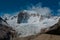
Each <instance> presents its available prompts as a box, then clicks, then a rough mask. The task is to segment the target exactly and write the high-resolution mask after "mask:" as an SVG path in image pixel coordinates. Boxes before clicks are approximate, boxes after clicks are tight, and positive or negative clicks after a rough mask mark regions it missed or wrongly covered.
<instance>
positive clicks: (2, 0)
mask: <svg viewBox="0 0 60 40" xmlns="http://www.w3.org/2000/svg"><path fill="white" fill-rule="evenodd" d="M39 2H41V3H42V7H49V8H50V9H52V10H53V11H54V13H53V14H54V15H55V14H56V13H57V10H58V9H60V5H59V2H60V0H0V15H3V14H4V13H10V14H12V13H14V12H17V11H20V10H22V9H26V8H27V6H31V4H32V5H36V4H37V3H39Z"/></svg>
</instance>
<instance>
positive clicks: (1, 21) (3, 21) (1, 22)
mask: <svg viewBox="0 0 60 40" xmlns="http://www.w3.org/2000/svg"><path fill="white" fill-rule="evenodd" d="M4 23H5V24H8V23H7V22H6V21H5V20H3V19H2V18H1V17H0V24H4Z"/></svg>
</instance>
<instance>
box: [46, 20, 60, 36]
mask: <svg viewBox="0 0 60 40" xmlns="http://www.w3.org/2000/svg"><path fill="white" fill-rule="evenodd" d="M46 33H47V34H54V35H60V20H59V21H58V23H57V24H55V25H53V26H52V27H51V28H50V30H48V31H47V32H46Z"/></svg>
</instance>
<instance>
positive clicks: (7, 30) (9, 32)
mask: <svg viewBox="0 0 60 40" xmlns="http://www.w3.org/2000/svg"><path fill="white" fill-rule="evenodd" d="M14 35H15V30H13V29H12V28H11V27H8V26H6V25H3V24H0V40H10V39H11V38H13V37H14Z"/></svg>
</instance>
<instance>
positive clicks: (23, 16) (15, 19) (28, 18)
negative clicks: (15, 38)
mask: <svg viewBox="0 0 60 40" xmlns="http://www.w3.org/2000/svg"><path fill="white" fill-rule="evenodd" d="M58 20H59V17H57V16H55V17H52V16H46V15H41V14H40V13H38V12H36V11H30V10H24V11H21V12H20V13H19V14H18V15H16V16H11V17H9V18H8V20H6V21H7V23H8V24H9V25H10V26H11V27H13V28H14V29H15V30H16V31H17V33H18V34H19V36H20V37H25V36H29V35H35V34H38V33H41V30H42V29H46V30H50V29H49V28H50V27H51V26H53V25H55V24H56V23H58Z"/></svg>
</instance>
